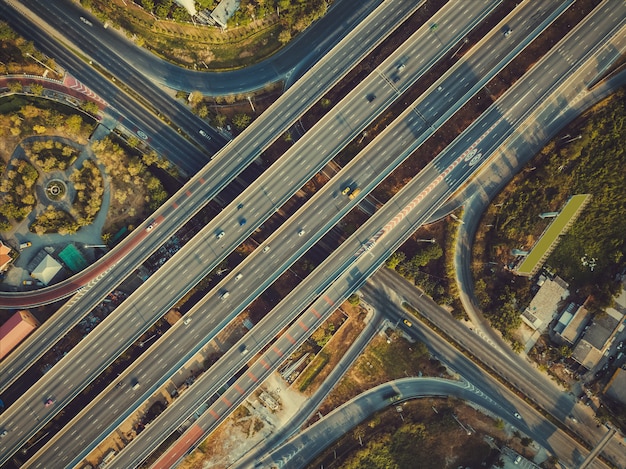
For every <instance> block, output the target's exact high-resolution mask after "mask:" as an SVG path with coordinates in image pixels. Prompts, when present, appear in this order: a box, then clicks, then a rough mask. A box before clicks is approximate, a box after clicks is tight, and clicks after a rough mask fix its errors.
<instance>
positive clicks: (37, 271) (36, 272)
mask: <svg viewBox="0 0 626 469" xmlns="http://www.w3.org/2000/svg"><path fill="white" fill-rule="evenodd" d="M62 269H63V266H62V265H61V264H60V263H59V261H57V260H56V259H54V258H53V257H52V256H51V255H50V254H46V255H45V256H44V257H43V259H42V260H41V262H39V264H37V267H35V268H34V269H33V271H32V272H31V273H30V276H31V277H33V278H36V279H37V280H39V281H40V282H41V283H43V284H44V285H48V284H49V283H50V282H51V281H52V279H53V278H54V277H55V276H56V275H57V274H58V273H59V272H60V271H61V270H62Z"/></svg>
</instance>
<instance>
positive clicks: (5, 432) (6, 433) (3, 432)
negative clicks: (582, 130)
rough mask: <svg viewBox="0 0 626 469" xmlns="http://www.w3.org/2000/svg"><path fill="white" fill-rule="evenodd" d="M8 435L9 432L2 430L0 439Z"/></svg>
mask: <svg viewBox="0 0 626 469" xmlns="http://www.w3.org/2000/svg"><path fill="white" fill-rule="evenodd" d="M8 434H9V432H7V431H6V430H2V431H1V432H0V438H3V437H5V436H7V435H8Z"/></svg>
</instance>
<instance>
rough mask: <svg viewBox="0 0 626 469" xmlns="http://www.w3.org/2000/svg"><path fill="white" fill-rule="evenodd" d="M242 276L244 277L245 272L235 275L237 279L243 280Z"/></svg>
mask: <svg viewBox="0 0 626 469" xmlns="http://www.w3.org/2000/svg"><path fill="white" fill-rule="evenodd" d="M242 278H243V274H242V273H241V272H239V273H238V274H237V275H235V280H241V279H242Z"/></svg>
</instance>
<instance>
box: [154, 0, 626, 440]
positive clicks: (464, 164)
mask: <svg viewBox="0 0 626 469" xmlns="http://www.w3.org/2000/svg"><path fill="white" fill-rule="evenodd" d="M604 14H606V11H600V12H598V13H597V14H596V15H604ZM620 14H621V13H619V12H618V13H617V18H619V15H620ZM609 15H610V14H609ZM597 17H598V16H596V18H597ZM615 19H616V17H614V18H613V20H615ZM595 21H596V20H595V19H593V18H592V21H590V25H588V27H589V28H592V27H593V26H595ZM610 29H611V27H610V25H609V27H608V30H610ZM583 33H584V34H587V31H585V30H584V29H582V30H581V31H580V32H576V31H575V32H574V34H573V37H574V38H576V41H577V38H578V37H579V34H583ZM604 33H606V30H605V31H604V32H602V31H601V32H600V33H598V34H604ZM601 37H602V36H601ZM570 41H574V39H572V38H570ZM592 43H593V39H590V42H589V43H587V44H582V45H580V47H579V48H578V52H579V53H580V54H581V55H584V51H585V50H588V48H589V45H590V44H592ZM567 47H570V44H567ZM574 49H576V48H574ZM568 59H570V60H572V59H575V56H574V57H572V56H569V57H568ZM550 61H551V62H550ZM550 61H546V62H547V63H548V64H550V65H552V64H554V65H555V66H556V65H558V66H559V67H561V72H562V75H559V77H560V76H563V77H565V76H567V70H569V69H570V66H571V63H569V62H568V61H562V59H561V55H560V53H555V54H554V55H553V56H552V57H551V58H550ZM539 75H545V70H544V69H543V68H541V67H540V68H539V69H538V70H535V74H533V75H531V76H530V77H529V78H528V80H529V81H530V82H531V83H532V82H534V81H536V80H537V76H539ZM554 78H555V77H554V76H552V77H551V79H546V80H545V81H546V82H547V83H548V84H545V86H546V88H544V89H543V91H545V90H547V89H550V88H551V86H552V83H553V81H550V80H554ZM538 81H540V82H541V81H542V80H538ZM557 81H558V80H557ZM520 88H521V90H520ZM529 88H530V89H533V90H534V87H529V86H528V85H527V84H522V85H520V86H518V87H517V89H515V90H513V91H512V92H511V93H510V94H509V95H508V100H510V101H511V102H517V101H519V98H520V96H521V97H524V96H525V94H527V93H526V92H527V91H528V90H529ZM537 93H538V94H537V96H539V97H540V96H542V95H541V93H542V88H541V87H540V88H539V89H538V90H537ZM537 96H535V98H536V97H537ZM535 101H536V99H533V98H530V97H529V98H528V99H527V102H526V103H525V106H528V107H524V106H520V108H519V109H516V112H517V114H518V116H517V118H519V117H522V116H524V115H525V114H526V112H527V111H528V109H529V108H532V106H533V105H534V103H535ZM500 107H506V108H507V109H514V108H515V105H513V104H510V103H509V104H507V100H504V101H503V102H502V103H499V104H498V106H494V108H493V109H492V114H495V115H496V117H495V123H497V124H499V123H501V121H502V119H501V117H502V116H501V112H500V111H499V108H500ZM509 117H510V118H511V119H513V120H514V122H515V118H516V116H515V115H512V116H509ZM487 119H488V118H487ZM483 124H484V123H482V122H481V123H480V125H481V126H482V127H480V126H477V127H475V128H474V130H473V131H474V136H473V137H471V138H470V139H469V140H467V141H466V142H465V143H463V142H460V143H459V142H457V144H458V145H460V146H461V149H460V151H459V150H456V151H455V149H453V151H452V152H451V153H452V154H453V155H454V156H457V155H459V154H460V155H462V158H461V159H460V160H459V158H458V157H457V158H456V159H455V160H453V161H451V164H450V166H453V169H454V168H456V167H457V166H459V165H460V166H461V170H462V171H464V172H465V173H467V172H468V171H470V170H472V167H474V168H473V169H475V166H476V159H475V158H476V156H477V155H479V152H473V149H472V148H471V147H472V143H476V142H478V143H479V144H481V145H483V147H482V148H483V149H484V150H483V151H484V152H485V154H483V153H482V152H481V153H480V155H479V157H478V159H480V158H484V157H485V156H486V154H488V152H489V150H490V148H491V147H493V146H497V142H498V141H499V140H501V139H502V138H503V136H504V135H507V134H508V133H510V131H511V130H512V127H511V125H508V124H507V125H502V126H501V127H500V128H499V129H497V125H496V126H492V128H491V130H492V131H493V132H494V134H495V135H493V136H490V138H491V139H495V142H494V141H493V140H491V141H490V142H486V141H484V139H482V140H481V137H482V136H483V135H484V134H485V132H484V131H483V130H482V129H484V128H485V127H487V126H485V125H483ZM490 124H491V122H490ZM472 138H473V140H472ZM463 146H465V148H463ZM465 149H470V150H469V151H464V150H465ZM455 152H456V154H455ZM470 155H471V156H470ZM448 168H449V167H448ZM448 168H445V169H448ZM445 169H444V170H443V171H442V172H444V173H445ZM464 176H466V174H461V177H464ZM436 179H437V178H436V177H435V181H436ZM431 180H432V179H431ZM453 182H455V183H456V184H457V185H458V184H460V183H461V182H462V181H460V180H458V179H457V180H453ZM441 197H445V194H444V195H443V196H441ZM441 197H440V198H441ZM404 223H406V220H404ZM419 223H420V221H418V222H417V224H419ZM294 228H295V226H294ZM403 228H404V227H403ZM414 228H415V225H410V226H409V227H408V228H406V230H407V231H406V232H407V233H409V234H410V232H412V230H414ZM361 239H362V240H363V238H361ZM366 239H367V238H366ZM362 240H361V241H358V240H355V241H356V246H355V245H354V243H353V245H352V247H353V248H356V251H358V250H359V247H360V244H361V243H362V242H363V241H362ZM348 252H349V251H348ZM389 252H391V251H389ZM353 253H354V251H353ZM381 257H382V258H384V257H385V256H380V255H375V258H376V259H379V258H381ZM361 258H367V256H361ZM337 267H345V266H342V265H341V263H338V264H335V266H333V265H332V264H331V265H329V266H326V265H325V266H323V267H321V268H320V269H322V270H323V271H324V272H326V273H328V272H336V268H337ZM354 272H356V273H362V272H363V271H362V270H361V269H357V270H356V271H354ZM365 272H366V273H364V274H363V276H366V275H367V271H365ZM307 280H308V279H307ZM352 280H353V281H352V283H350V281H349V279H347V280H346V282H347V284H346V289H348V290H349V289H350V288H353V287H354V285H353V284H354V281H355V280H354V278H352ZM335 289H338V290H341V289H340V288H339V287H337V284H336V283H335V284H334V288H333V291H334V290H335ZM342 291H343V290H342ZM286 301H288V303H289V304H290V305H292V304H293V303H294V302H295V300H294V299H293V298H289V299H288V300H286ZM324 301H327V299H325V300H323V301H321V302H322V303H323V302H324ZM332 303H333V304H336V302H335V301H332ZM298 304H299V303H298ZM317 308H318V307H317V306H315V308H314V309H316V311H318V312H319V311H320V309H317ZM276 313H277V312H276V311H273V312H272V313H270V314H271V316H272V317H275V316H274V315H275V314H276ZM307 326H308V325H307ZM252 334H253V335H254V331H253V332H252ZM291 337H292V338H293V337H294V336H293V335H292V336H291ZM250 341H252V342H254V339H253V338H250V339H249V340H248V339H246V342H247V343H248V346H249V342H250ZM279 350H280V351H281V352H282V353H286V351H285V350H283V349H279ZM233 355H234V356H236V352H235V351H233ZM274 358H275V359H276V360H280V356H277V357H274ZM236 363H237V362H231V364H232V365H233V366H232V367H230V368H229V369H230V370H234V369H237V367H236ZM266 363H267V361H266ZM252 373H253V374H254V372H252ZM255 376H257V375H255ZM199 387H200V388H202V386H199ZM240 389H242V388H241V385H240ZM233 394H234V395H235V396H236V395H237V392H235V391H233ZM226 400H227V401H229V402H231V403H233V404H234V403H236V402H234V401H233V400H232V395H229V396H228V397H227V398H226ZM197 402H201V398H198V401H197ZM216 404H218V405H220V406H221V407H222V408H221V409H217V410H215V409H213V410H214V412H215V414H217V415H220V412H223V411H225V410H226V409H227V408H229V407H231V406H230V405H228V404H226V403H225V402H222V401H218V403H216ZM215 414H212V413H208V414H205V415H206V416H207V418H209V419H211V418H212V417H211V415H213V416H214V415H215ZM155 431H156V430H155Z"/></svg>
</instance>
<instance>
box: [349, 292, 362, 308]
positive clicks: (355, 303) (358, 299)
mask: <svg viewBox="0 0 626 469" xmlns="http://www.w3.org/2000/svg"><path fill="white" fill-rule="evenodd" d="M348 303H350V304H351V305H352V306H359V304H360V303H361V297H360V296H359V295H357V294H356V293H353V294H352V295H350V297H349V298H348Z"/></svg>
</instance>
